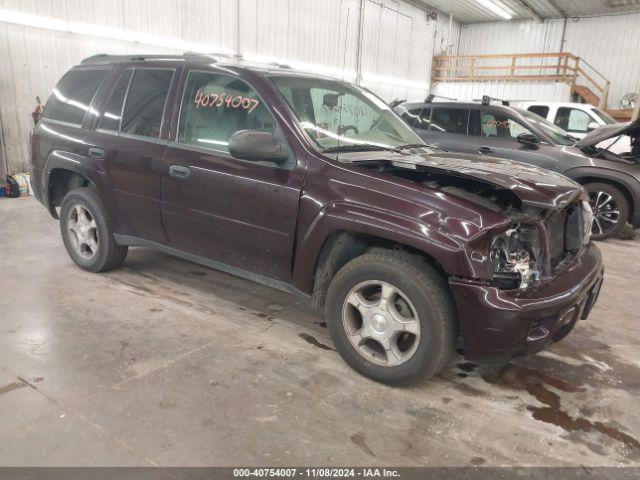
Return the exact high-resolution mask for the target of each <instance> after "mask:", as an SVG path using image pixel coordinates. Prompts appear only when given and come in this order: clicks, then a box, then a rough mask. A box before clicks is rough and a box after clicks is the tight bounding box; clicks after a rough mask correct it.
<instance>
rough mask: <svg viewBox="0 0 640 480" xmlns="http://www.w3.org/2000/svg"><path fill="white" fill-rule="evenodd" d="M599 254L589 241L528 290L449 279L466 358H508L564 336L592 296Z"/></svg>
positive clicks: (600, 272)
mask: <svg viewBox="0 0 640 480" xmlns="http://www.w3.org/2000/svg"><path fill="white" fill-rule="evenodd" d="M602 278H603V267H602V258H601V255H600V251H599V250H598V247H596V246H595V245H594V244H593V242H591V243H590V244H589V245H587V246H586V247H585V248H584V249H582V251H581V252H580V253H579V254H578V255H576V257H575V258H574V259H573V261H572V262H571V264H570V265H568V266H567V267H566V268H565V269H564V271H562V272H561V273H560V274H559V275H557V276H556V277H555V278H554V279H552V280H549V281H547V282H545V283H544V284H542V285H540V286H538V287H535V288H532V289H528V290H500V289H498V288H495V287H491V286H485V285H479V284H478V283H474V282H470V281H465V280H451V281H450V282H449V283H450V285H451V289H452V291H453V294H454V297H455V300H456V304H457V310H458V319H459V326H460V333H461V335H462V348H463V351H464V356H465V357H466V358H467V359H469V360H476V361H480V360H494V361H497V360H507V359H509V358H511V357H514V356H517V355H526V354H532V353H535V352H537V351H540V350H542V349H543V348H545V347H547V346H548V345H550V344H552V343H554V342H557V341H559V340H561V339H562V338H564V337H565V336H566V335H567V334H568V333H569V332H570V331H571V329H572V328H573V327H574V325H575V324H576V322H577V321H578V320H579V319H581V318H586V316H587V315H588V314H589V311H590V310H591V307H592V306H593V304H594V303H595V301H596V300H597V296H598V293H599V291H600V286H601V284H602Z"/></svg>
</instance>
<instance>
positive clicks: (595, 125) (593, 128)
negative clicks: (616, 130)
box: [587, 122, 600, 132]
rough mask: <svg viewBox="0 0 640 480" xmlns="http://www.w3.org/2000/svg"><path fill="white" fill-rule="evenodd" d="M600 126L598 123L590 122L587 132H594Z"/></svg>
mask: <svg viewBox="0 0 640 480" xmlns="http://www.w3.org/2000/svg"><path fill="white" fill-rule="evenodd" d="M599 127H600V125H599V124H598V122H589V125H587V132H593V131H594V130H595V129H596V128H599Z"/></svg>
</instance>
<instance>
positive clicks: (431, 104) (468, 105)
mask: <svg viewBox="0 0 640 480" xmlns="http://www.w3.org/2000/svg"><path fill="white" fill-rule="evenodd" d="M397 107H404V108H427V107H459V108H484V109H492V110H503V111H512V112H513V111H515V112H522V111H523V110H522V109H521V108H518V107H515V106H512V105H501V104H498V103H490V104H487V105H485V104H482V103H480V102H404V103H401V104H399V105H397Z"/></svg>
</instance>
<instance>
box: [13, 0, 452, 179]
mask: <svg viewBox="0 0 640 480" xmlns="http://www.w3.org/2000/svg"><path fill="white" fill-rule="evenodd" d="M149 5H150V3H149V2H148V1H147V0H100V1H98V0H0V8H2V9H7V10H14V11H20V12H23V13H27V14H32V15H39V16H44V17H47V18H53V19H59V20H64V21H67V22H77V23H81V24H85V25H86V24H89V25H91V26H94V25H95V27H96V29H101V28H104V27H108V28H111V29H120V30H122V31H125V32H135V33H137V34H143V35H154V36H157V37H162V38H166V45H164V43H163V41H161V43H162V45H161V46H157V45H156V46H150V45H146V44H141V43H133V42H130V41H120V40H110V39H105V38H99V37H96V36H89V35H80V34H72V33H67V32H56V31H52V30H49V29H45V28H42V29H41V28H34V27H23V26H17V25H13V24H7V23H2V19H1V18H0V62H2V65H7V66H9V68H2V69H0V118H2V129H3V132H4V136H5V148H6V152H7V155H6V157H7V162H8V165H9V168H10V170H11V171H24V170H26V169H27V164H28V145H27V143H28V142H27V141H28V136H29V131H30V130H31V128H32V120H31V116H30V112H31V111H32V110H33V108H34V107H35V97H36V95H39V96H40V98H41V99H42V100H43V101H44V100H46V98H47V97H48V95H49V92H50V91H51V89H52V88H53V86H54V85H55V83H56V82H57V80H58V79H59V78H60V77H61V76H62V75H63V74H64V73H65V71H66V70H67V69H68V68H69V67H71V66H72V65H75V64H77V63H78V62H79V61H80V60H81V59H83V58H85V57H88V56H90V55H94V54H96V53H111V54H126V53H143V52H145V53H155V52H164V53H173V52H176V51H177V50H175V49H174V46H173V45H175V40H181V41H188V42H195V43H199V44H206V45H211V47H212V48H224V49H228V50H230V51H234V52H240V53H242V54H244V55H247V54H252V55H254V56H258V57H267V58H274V59H278V60H291V61H292V62H293V61H296V62H301V63H302V64H309V65H320V66H324V67H330V68H333V69H334V70H336V71H342V72H347V73H348V74H349V75H352V76H353V78H355V73H356V71H357V69H358V68H357V51H358V27H359V21H360V6H361V5H363V6H364V24H363V35H362V45H361V47H362V48H361V65H362V71H361V73H362V78H363V84H364V85H365V86H367V87H368V88H370V89H371V90H373V91H374V92H376V93H378V94H379V95H381V96H382V97H383V98H384V99H385V100H391V99H393V98H396V97H403V98H409V99H418V98H423V97H424V95H425V94H426V93H427V91H428V82H429V74H430V69H431V57H432V53H433V52H434V51H438V52H439V51H441V50H442V48H443V46H444V47H445V48H446V45H449V44H454V45H456V48H457V38H458V35H459V30H460V25H459V24H458V23H457V22H454V23H453V28H452V33H451V38H449V30H448V27H449V24H448V17H446V16H442V17H441V18H439V19H438V20H437V21H434V20H432V19H430V18H429V16H428V15H427V14H426V11H425V10H424V9H421V8H417V7H415V6H413V5H410V4H408V3H406V2H403V1H401V0H158V1H156V2H154V3H153V7H152V8H149ZM347 77H348V75H347V76H346V77H345V78H347ZM0 173H1V172H0Z"/></svg>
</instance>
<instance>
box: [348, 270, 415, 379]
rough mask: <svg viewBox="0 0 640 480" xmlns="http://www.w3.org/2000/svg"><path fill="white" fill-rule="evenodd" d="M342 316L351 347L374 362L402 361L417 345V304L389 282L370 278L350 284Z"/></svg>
mask: <svg viewBox="0 0 640 480" xmlns="http://www.w3.org/2000/svg"><path fill="white" fill-rule="evenodd" d="M342 320H343V323H344V329H345V331H346V332H347V335H348V338H349V341H350V342H351V344H352V345H353V347H354V348H355V349H356V350H357V351H358V353H359V354H360V355H362V356H363V357H364V358H365V359H367V360H369V361H371V362H372V363H375V364H376V365H382V366H389V367H395V366H397V365H402V364H403V363H405V362H407V361H408V360H409V359H410V358H411V357H412V356H413V355H414V354H415V352H416V349H417V348H418V343H419V341H420V320H419V319H418V314H417V313H416V308H415V307H414V306H413V305H412V303H411V301H410V300H409V298H408V297H407V296H406V295H405V294H404V293H403V292H402V291H401V290H400V289H398V288H397V287H395V286H393V285H391V284H390V283H387V282H383V281H379V280H371V281H366V282H362V283H360V284H358V285H356V286H355V287H353V289H351V291H350V292H349V294H348V295H347V297H346V299H345V301H344V305H343V308H342Z"/></svg>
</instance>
